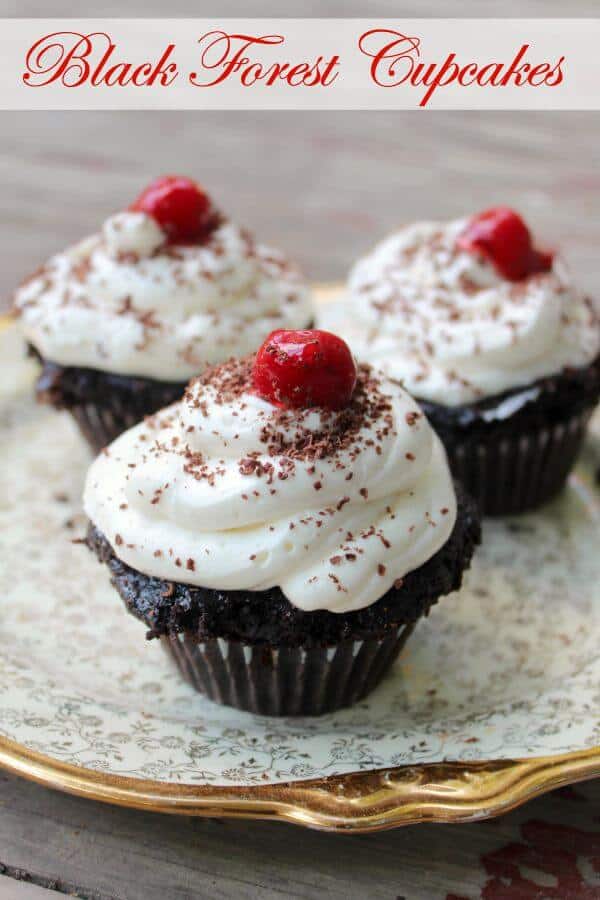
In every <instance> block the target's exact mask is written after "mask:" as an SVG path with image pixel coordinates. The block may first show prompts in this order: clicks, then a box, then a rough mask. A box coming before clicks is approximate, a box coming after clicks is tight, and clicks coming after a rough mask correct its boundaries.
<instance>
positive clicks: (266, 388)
mask: <svg viewBox="0 0 600 900" xmlns="http://www.w3.org/2000/svg"><path fill="white" fill-rule="evenodd" d="M253 379H254V387H255V390H256V393H257V394H258V395H259V396H260V397H262V398H263V400H268V401H269V403H273V404H275V405H276V406H287V407H293V408H296V409H308V408H309V407H311V406H321V407H324V408H325V409H342V408H343V407H344V406H347V405H348V404H349V402H350V399H351V397H352V393H353V391H354V387H355V385H356V365H355V363H354V359H353V357H352V354H351V352H350V348H349V347H348V345H347V344H346V342H345V341H343V340H342V339H341V338H339V337H337V335H335V334H331V332H329V331H318V330H317V329H312V330H306V331H284V330H278V331H272V332H271V334H270V335H269V337H268V338H267V339H266V341H265V342H264V344H263V345H262V346H261V348H260V349H259V351H258V353H257V354H256V359H255V361H254V369H253Z"/></svg>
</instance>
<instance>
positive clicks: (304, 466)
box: [84, 331, 456, 613]
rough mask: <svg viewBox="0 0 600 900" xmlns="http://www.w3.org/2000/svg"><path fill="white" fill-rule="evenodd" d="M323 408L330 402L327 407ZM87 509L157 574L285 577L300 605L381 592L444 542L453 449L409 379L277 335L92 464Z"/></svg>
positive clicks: (239, 583)
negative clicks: (402, 381) (405, 383)
mask: <svg viewBox="0 0 600 900" xmlns="http://www.w3.org/2000/svg"><path fill="white" fill-rule="evenodd" d="M317 404H318V405H317ZM84 505H85V509H86V512H87V515H88V516H89V518H90V519H91V521H92V522H93V523H94V525H95V526H96V527H97V528H98V529H99V530H100V531H101V532H102V533H103V534H104V535H105V537H106V538H107V540H108V541H109V543H110V544H111V546H112V548H113V550H114V552H115V555H116V556H117V557H119V558H120V559H121V560H122V561H123V562H125V563H127V564H128V565H129V566H131V567H132V568H134V569H137V570H138V571H140V572H142V573H144V574H145V575H149V576H155V577H158V578H161V579H167V580H171V581H178V582H184V583H187V584H190V585H197V586H203V587H207V588H215V589H223V590H251V591H262V590H266V589H268V588H271V587H274V586H279V587H280V588H281V590H282V592H283V593H284V595H285V596H286V597H287V599H288V600H289V601H290V603H291V604H292V605H294V606H296V607H298V608H299V609H301V610H304V611H313V610H329V611H331V612H335V613H346V612H349V611H352V610H356V609H361V608H363V607H366V606H369V605H370V604H372V603H374V602H375V601H377V600H378V599H379V598H380V597H381V596H382V595H383V594H384V593H386V591H387V590H389V589H390V588H391V587H392V586H394V585H395V586H396V587H399V586H400V584H401V579H402V577H403V576H404V575H406V574H407V573H408V572H411V571H413V570H414V569H416V568H418V567H419V566H420V565H422V564H423V563H424V562H426V561H427V560H428V559H430V558H431V557H432V556H433V555H434V554H435V553H436V552H437V551H438V550H439V549H440V548H441V547H442V546H443V545H444V544H445V543H446V541H447V540H448V538H449V536H450V534H451V532H452V529H453V526H454V523H455V519H456V499H455V493H454V488H453V484H452V480H451V477H450V474H449V470H448V465H447V461H446V456H445V453H444V450H443V448H442V446H441V444H440V442H439V440H438V438H437V437H436V435H435V434H434V432H433V431H432V429H431V427H430V425H429V424H428V422H427V420H426V419H425V417H424V416H423V414H422V413H421V411H420V409H419V407H418V406H417V404H416V403H415V402H414V400H412V399H411V397H409V396H408V394H406V393H405V391H404V390H403V389H402V388H401V387H400V386H399V385H398V383H397V382H394V381H393V380H391V379H389V378H387V377H384V376H382V375H380V374H377V373H376V372H375V371H374V370H373V369H371V367H370V366H368V365H361V366H360V367H359V368H358V370H356V369H355V367H354V364H353V361H352V358H351V355H350V353H349V351H348V348H347V347H346V345H345V344H344V342H343V341H341V340H340V339H339V338H336V337H335V336H333V335H330V334H328V333H326V332H319V331H304V332H281V331H280V332H275V333H274V334H273V335H271V336H270V338H269V339H267V341H266V342H265V344H264V345H263V347H262V348H261V350H260V351H259V353H258V354H257V355H256V356H248V357H246V358H244V359H241V360H234V361H229V362H227V363H224V364H222V365H220V366H217V367H214V368H211V369H209V370H207V371H206V372H205V373H204V374H203V375H201V376H200V377H198V378H196V379H195V380H194V381H192V382H191V383H190V385H189V387H188V388H187V390H186V392H185V395H184V397H183V399H182V400H181V401H180V402H179V403H177V404H175V405H174V406H171V407H169V408H168V409H166V410H164V411H163V412H161V413H158V414H157V415H155V416H154V417H152V418H150V419H148V420H147V421H145V422H144V423H141V424H140V425H138V426H136V427H135V428H133V429H131V430H130V431H128V432H126V433H125V434H123V435H122V436H121V437H119V438H118V439H117V440H116V441H115V442H114V443H113V444H112V445H110V446H109V447H108V448H107V449H106V450H105V451H104V452H103V453H102V454H101V455H100V456H99V457H98V458H97V460H96V461H95V462H94V463H93V465H92V467H91V469H90V471H89V475H88V478H87V483H86V488H85V496H84Z"/></svg>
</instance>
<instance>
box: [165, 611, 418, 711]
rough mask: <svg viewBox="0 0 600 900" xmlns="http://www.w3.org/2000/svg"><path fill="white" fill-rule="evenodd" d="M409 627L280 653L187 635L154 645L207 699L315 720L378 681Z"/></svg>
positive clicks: (349, 702) (366, 691) (363, 694)
mask: <svg viewBox="0 0 600 900" xmlns="http://www.w3.org/2000/svg"><path fill="white" fill-rule="evenodd" d="M414 624H415V623H414V622H411V623H409V624H405V625H401V626H399V627H398V628H394V629H393V630H391V631H390V632H388V633H387V634H386V635H385V636H384V637H381V638H369V639H365V640H346V641H342V642H340V643H338V644H335V645H332V646H329V647H311V648H308V649H306V648H303V647H281V648H279V649H277V648H273V647H269V646H265V645H259V644H255V645H252V644H244V643H242V642H240V641H232V640H226V639H224V638H212V639H210V640H207V641H198V640H197V639H196V638H195V636H194V635H193V634H192V633H190V632H183V633H180V634H170V635H163V636H162V637H161V642H162V644H163V646H164V648H165V650H166V651H167V653H168V654H169V656H170V657H171V658H172V659H173V660H174V661H175V663H176V665H177V667H178V669H179V671H180V672H181V674H182V675H183V677H184V678H185V679H186V681H188V682H189V683H190V684H191V685H192V686H193V687H195V688H196V690H198V691H200V693H202V694H205V695H206V696H207V697H208V698H209V699H210V700H214V701H215V702H217V703H221V704H225V705H226V706H234V707H236V708H237V709H243V710H246V711H247V712H253V713H258V714H259V715H263V716H318V715H322V714H323V713H330V712H334V711H335V710H337V709H342V708H343V707H345V706H351V705H352V704H353V703H356V701H357V700H361V699H362V698H363V697H366V696H367V694H369V693H370V692H371V691H372V690H373V689H374V688H375V687H377V685H378V684H379V683H380V681H381V680H382V678H383V677H384V675H385V674H386V673H387V672H388V671H389V669H390V668H391V666H392V664H393V663H394V661H395V660H396V658H397V656H398V654H399V653H400V651H401V649H402V647H403V646H404V644H405V643H406V641H407V639H408V637H409V636H410V634H411V632H412V630H413V628H414Z"/></svg>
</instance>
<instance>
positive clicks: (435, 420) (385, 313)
mask: <svg viewBox="0 0 600 900" xmlns="http://www.w3.org/2000/svg"><path fill="white" fill-rule="evenodd" d="M320 324H322V325H323V326H324V327H332V328H334V329H336V330H337V331H338V332H339V333H340V334H342V335H343V336H344V337H345V338H346V339H347V340H348V341H349V343H350V345H351V347H352V349H353V350H354V352H355V353H356V354H357V356H358V357H359V358H361V359H364V360H367V361H369V362H371V363H373V364H374V365H376V366H378V367H381V369H382V370H383V371H385V372H386V373H387V374H388V375H390V376H392V377H394V378H397V379H399V380H400V381H401V382H402V384H403V385H404V387H405V388H406V389H407V390H408V391H409V392H410V393H411V394H413V395H414V396H415V397H416V398H417V400H418V402H419V403H420V404H421V406H422V407H423V409H424V411H425V412H426V414H427V416H428V418H429V420H430V422H431V424H432V425H433V427H434V428H435V430H436V431H437V433H438V434H439V436H440V437H441V439H442V441H443V443H444V445H445V447H446V450H447V452H448V457H449V461H450V466H451V469H452V472H453V474H454V475H455V477H456V478H458V479H459V480H460V481H461V483H462V484H463V486H464V487H465V489H466V490H467V491H468V492H469V493H471V494H472V496H474V497H475V498H476V500H477V501H478V503H479V505H480V508H481V511H482V512H483V513H486V514H488V515H503V514H508V513H521V512H524V511H526V510H530V509H535V508H536V507H539V506H540V505H541V504H543V503H545V502H546V501H548V500H550V499H551V498H552V497H554V496H555V495H556V494H557V493H558V492H559V491H560V490H561V488H562V487H563V485H564V483H565V480H566V478H567V476H568V475H569V472H570V471H571V469H572V468H573V465H574V463H575V461H576V458H577V455H578V453H579V450H580V448H581V444H582V441H583V438H584V436H585V431H586V426H587V423H588V420H589V418H590V416H591V414H592V412H593V410H594V407H595V405H596V404H597V402H598V397H599V395H600V356H599V353H600V316H599V307H598V305H597V303H595V302H594V301H593V300H592V299H591V298H589V297H587V296H585V294H583V293H582V292H580V291H578V290H576V289H575V287H574V286H573V285H572V282H571V278H570V276H569V274H568V272H567V271H566V268H565V266H564V264H563V263H562V262H561V260H560V259H559V258H558V257H557V256H555V255H554V254H551V253H546V252H543V251H540V250H538V249H536V248H535V247H534V245H533V242H532V239H531V235H530V233H529V230H528V229H527V227H526V225H525V224H524V222H523V220H522V219H521V218H520V217H519V216H518V215H517V214H516V213H515V212H513V211H512V210H509V209H506V208H498V209H492V210H488V211H487V212H485V213H482V214H480V215H478V216H475V217H474V218H472V219H470V220H467V219H461V220H458V221H452V222H449V223H436V222H422V223H418V224H415V225H411V226H409V227H407V228H404V229H402V230H401V231H399V232H398V233H396V234H394V235H392V236H391V237H390V238H388V239H387V240H385V241H384V242H383V243H381V244H380V245H379V246H377V247H376V248H375V249H374V251H373V252H372V253H371V254H370V255H369V256H367V257H365V258H364V259H362V260H360V261H359V262H358V263H357V264H356V266H355V267H354V269H353V271H352V272H351V275H350V278H349V282H348V289H347V292H346V295H345V296H344V298H343V300H341V301H340V302H339V303H337V304H334V305H333V306H331V307H329V308H328V307H325V308H324V310H323V313H322V315H321V317H320Z"/></svg>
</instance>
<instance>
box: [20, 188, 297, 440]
mask: <svg viewBox="0 0 600 900" xmlns="http://www.w3.org/2000/svg"><path fill="white" fill-rule="evenodd" d="M14 309H15V311H16V312H17V313H18V314H19V315H20V317H21V320H22V327H23V332H24V334H25V338H26V340H27V341H28V344H29V346H30V348H31V352H32V353H34V354H35V355H36V356H37V357H38V358H39V360H40V362H41V364H42V373H41V376H40V378H39V381H38V383H37V393H38V397H39V399H40V400H42V401H43V402H47V403H50V404H52V405H53V406H55V407H56V408H58V409H68V410H69V411H70V412H71V413H72V414H73V416H74V417H75V419H76V421H77V423H78V424H79V426H80V428H81V431H82V432H83V434H84V435H85V437H86V438H87V440H88V441H89V443H90V445H91V446H92V448H93V449H94V450H98V449H100V448H101V447H103V446H104V445H105V444H107V443H109V442H110V441H111V440H113V439H114V438H115V437H116V436H117V435H118V434H120V433H121V432H122V431H124V430H125V429H126V428H129V427H130V426H132V425H133V424H135V423H136V422H139V421H140V420H141V419H142V418H143V417H144V416H145V415H148V414H150V413H152V412H154V411H155V410H157V409H159V408H161V407H162V406H165V405H167V404H168V403H171V402H173V401H174V400H176V399H177V398H179V397H180V396H181V394H182V392H183V390H184V387H185V384H186V382H187V381H188V379H189V378H190V377H191V376H192V375H196V374H198V373H199V372H201V371H202V370H203V369H204V368H205V367H206V366H207V365H209V364H213V363H216V362H220V361H223V360H225V359H228V358H229V357H230V356H232V355H236V354H237V355H240V354H244V353H247V352H249V351H250V350H251V349H253V348H255V347H256V346H257V345H258V344H259V343H260V342H261V341H262V340H263V339H264V338H265V337H266V336H267V335H268V334H269V332H270V331H272V330H273V328H275V327H288V328H295V327H304V326H306V325H308V324H309V320H310V317H311V310H310V303H309V292H308V289H307V287H306V285H305V284H304V282H303V281H302V279H301V277H300V275H299V272H298V270H297V269H296V267H295V266H294V265H293V264H292V263H290V262H289V261H288V260H287V259H286V258H285V257H284V256H283V255H281V254H280V253H278V252H277V251H275V250H272V249H271V248H268V247H265V246H263V245H261V244H258V243H256V242H255V240H254V238H253V237H252V236H251V235H249V234H248V233H247V232H245V231H244V230H243V229H241V228H239V227H238V226H237V225H235V224H233V223H231V222H229V221H227V220H226V219H225V218H224V217H223V216H222V215H221V214H220V213H219V212H218V211H217V210H216V209H215V207H214V206H213V203H212V201H211V199H210V198H209V197H208V195H207V194H206V193H205V192H204V190H203V189H202V188H201V187H200V186H199V185H198V184H196V183H195V182H193V181H191V180H190V179H188V178H183V177H177V176H172V177H171V176H169V177H164V178H159V179H157V180H156V181H154V182H152V184H150V186H149V187H148V188H146V190H145V191H144V192H143V193H142V194H141V195H140V196H139V197H138V199H137V200H136V201H135V202H134V203H133V204H132V206H131V207H130V208H129V209H127V210H126V211H124V212H120V213H117V214H116V215H113V216H111V217H110V218H109V219H107V220H106V221H105V223H104V225H103V226H102V229H101V231H100V233H99V234H96V235H94V236H92V237H90V238H87V239H85V240H83V241H81V242H80V243H79V244H76V245H75V246H73V247H71V248H69V249H67V250H65V251H64V252H62V253H59V254H57V255H56V256H53V257H52V258H51V259H50V260H49V261H48V262H47V263H46V264H45V265H44V266H42V268H41V269H40V270H38V271H37V272H35V273H34V274H33V275H32V276H31V277H30V278H29V279H27V281H25V283H24V284H23V285H22V286H21V287H20V288H19V290H18V291H17V292H16V295H15V298H14Z"/></svg>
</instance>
